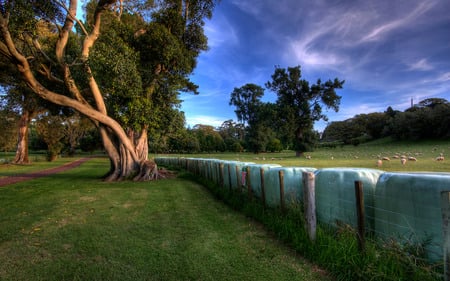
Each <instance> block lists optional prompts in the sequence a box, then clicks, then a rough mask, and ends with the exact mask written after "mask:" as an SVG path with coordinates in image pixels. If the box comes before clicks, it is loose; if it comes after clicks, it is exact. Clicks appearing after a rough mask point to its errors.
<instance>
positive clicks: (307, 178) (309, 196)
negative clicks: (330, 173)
mask: <svg viewBox="0 0 450 281" xmlns="http://www.w3.org/2000/svg"><path fill="white" fill-rule="evenodd" d="M314 178H315V176H314V173H313V172H303V204H304V207H305V217H306V218H305V221H306V230H307V232H308V235H309V239H311V240H312V241H314V240H316V225H317V219H316V186H315V181H314Z"/></svg>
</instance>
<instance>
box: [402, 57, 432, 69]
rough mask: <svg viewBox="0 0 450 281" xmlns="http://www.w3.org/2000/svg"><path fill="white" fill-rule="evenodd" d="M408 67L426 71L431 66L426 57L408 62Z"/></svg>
mask: <svg viewBox="0 0 450 281" xmlns="http://www.w3.org/2000/svg"><path fill="white" fill-rule="evenodd" d="M408 69H409V70H422V71H427V70H432V69H433V66H432V65H431V64H430V63H429V62H428V61H427V59H420V60H419V61H416V62H415V63H412V64H410V65H409V68H408Z"/></svg>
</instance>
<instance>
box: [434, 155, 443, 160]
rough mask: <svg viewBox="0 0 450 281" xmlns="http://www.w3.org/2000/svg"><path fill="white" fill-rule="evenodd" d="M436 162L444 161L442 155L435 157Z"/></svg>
mask: <svg viewBox="0 0 450 281" xmlns="http://www.w3.org/2000/svg"><path fill="white" fill-rule="evenodd" d="M436 161H444V155H442V154H441V155H439V156H438V157H436Z"/></svg>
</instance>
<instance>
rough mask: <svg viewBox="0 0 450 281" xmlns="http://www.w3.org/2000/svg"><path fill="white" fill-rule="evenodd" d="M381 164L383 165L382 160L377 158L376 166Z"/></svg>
mask: <svg viewBox="0 0 450 281" xmlns="http://www.w3.org/2000/svg"><path fill="white" fill-rule="evenodd" d="M381 166H383V160H381V159H378V161H377V167H381Z"/></svg>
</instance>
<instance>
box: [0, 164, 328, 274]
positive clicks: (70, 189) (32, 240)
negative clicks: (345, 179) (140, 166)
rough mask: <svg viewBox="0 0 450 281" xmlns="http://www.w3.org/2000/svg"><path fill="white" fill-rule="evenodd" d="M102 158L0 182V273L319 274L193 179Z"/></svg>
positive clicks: (259, 226) (320, 272)
mask: <svg viewBox="0 0 450 281" xmlns="http://www.w3.org/2000/svg"><path fill="white" fill-rule="evenodd" d="M108 164H109V162H108V161H107V160H106V159H92V160H90V161H89V162H86V163H84V164H82V165H81V166H80V167H78V168H75V169H73V170H70V171H67V172H64V173H60V174H56V175H52V176H49V177H44V178H39V179H36V180H31V181H27V182H22V183H17V184H14V185H11V186H5V187H1V188H0V225H1V227H0V280H329V279H328V278H327V277H326V276H324V274H323V273H322V271H320V270H318V269H317V268H316V267H314V266H311V265H310V264H308V263H307V262H306V261H305V260H303V259H302V258H300V257H298V256H296V254H295V253H294V252H293V251H292V250H290V249H288V248H287V247H285V246H283V245H280V244H279V243H278V242H276V241H275V240H274V239H273V238H272V237H271V235H270V234H268V233H267V232H266V231H265V230H264V229H263V227H262V226H261V225H259V224H257V223H255V222H253V221H252V220H250V219H248V218H247V217H245V216H243V215H241V214H239V213H237V212H235V211H232V210H231V209H229V208H228V207H227V206H225V205H223V204H222V203H220V202H218V201H216V200H215V199H214V198H213V197H212V196H211V194H210V193H209V192H208V191H207V190H206V189H205V188H203V187H202V186H201V185H199V184H197V183H194V182H192V181H189V180H185V179H182V178H176V179H170V180H169V179H168V180H160V181H156V182H142V183H137V182H129V181H124V182H118V183H105V182H102V181H101V180H100V179H99V178H100V176H101V175H103V174H104V173H105V172H106V171H107V170H108Z"/></svg>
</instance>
